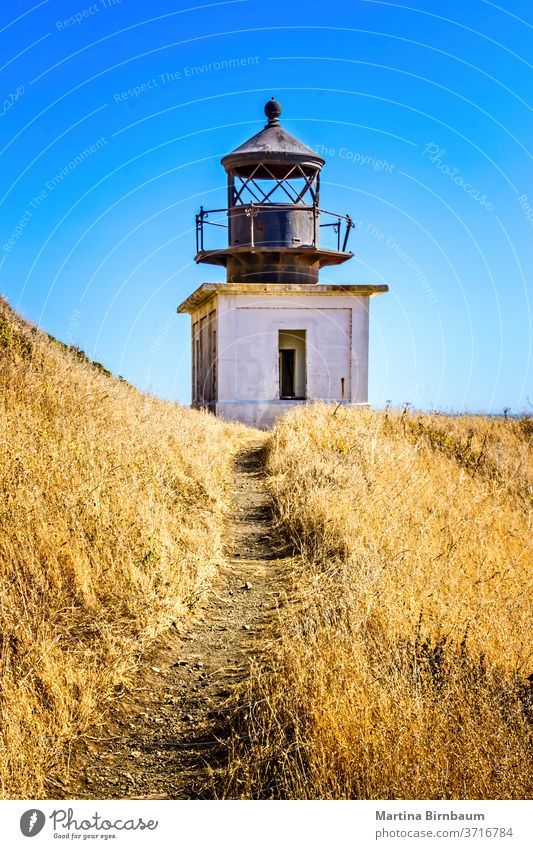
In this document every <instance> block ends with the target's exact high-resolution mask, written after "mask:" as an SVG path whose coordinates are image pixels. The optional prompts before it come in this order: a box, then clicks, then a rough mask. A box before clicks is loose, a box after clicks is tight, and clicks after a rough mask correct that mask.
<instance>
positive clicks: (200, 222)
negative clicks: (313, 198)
mask: <svg viewBox="0 0 533 849" xmlns="http://www.w3.org/2000/svg"><path fill="white" fill-rule="evenodd" d="M239 206H240V207H242V210H243V212H244V214H245V215H246V216H247V217H248V218H249V219H250V231H251V232H250V239H251V241H250V246H251V247H253V245H254V236H253V218H254V217H255V215H256V214H257V212H258V208H257V207H256V206H255V204H253V203H252V204H246V205H245V204H239ZM259 206H261V204H259ZM265 206H267V207H268V209H269V210H275V209H286V208H287V207H286V206H284V205H283V204H275V203H272V204H265ZM232 208H234V207H228V208H225V209H204V208H203V206H201V207H200V212H199V213H198V214H197V215H196V253H201V252H203V251H204V250H205V248H204V224H209V225H210V226H211V227H224V228H225V229H228V224H227V223H226V224H221V223H220V222H219V221H209V216H210V215H214V214H216V213H219V212H225V213H226V214H228V213H229V211H230V209H232ZM312 209H313V219H314V232H313V247H314V248H317V247H318V238H317V236H318V229H319V228H321V227H333V232H334V233H336V234H337V250H338V251H339V252H342V253H344V252H345V251H346V247H347V245H348V239H349V236H350V231H351V230H353V229H354V228H355V224H354V223H353V221H352V219H351V218H350V216H349V215H340V213H337V212H331V211H330V210H327V209H320V208H319V207H318V206H317V205H314V206H313V207H312ZM321 213H322V214H323V215H331V216H333V217H334V218H336V219H337V220H336V221H331V222H326V223H324V224H318V228H317V222H318V221H319V216H320V214H321ZM343 221H344V222H345V230H344V238H343V239H342V247H341V234H342V222H343Z"/></svg>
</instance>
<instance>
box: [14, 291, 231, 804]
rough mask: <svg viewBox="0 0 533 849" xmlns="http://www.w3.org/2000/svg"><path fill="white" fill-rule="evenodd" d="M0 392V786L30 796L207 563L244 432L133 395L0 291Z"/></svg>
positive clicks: (47, 781)
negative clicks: (26, 317)
mask: <svg viewBox="0 0 533 849" xmlns="http://www.w3.org/2000/svg"><path fill="white" fill-rule="evenodd" d="M0 403H1V406H0V634H1V638H0V688H1V718H2V729H1V737H0V741H1V745H0V794H1V795H2V796H3V798H24V797H34V798H35V797H37V798H39V797H43V796H46V792H47V788H50V787H51V786H52V787H53V788H54V791H55V792H56V793H57V792H58V788H59V790H60V788H61V782H62V781H63V778H64V774H65V769H66V767H65V752H66V748H67V744H68V743H69V741H71V740H72V739H74V738H75V737H76V736H77V735H78V734H80V733H82V732H83V731H84V730H85V729H87V728H88V727H89V726H90V725H91V723H93V722H94V721H95V719H96V718H98V716H99V715H100V714H101V713H102V711H103V710H104V709H105V704H106V700H107V699H108V697H109V696H110V694H111V693H113V691H114V688H119V687H120V686H121V684H122V682H124V681H127V678H128V675H129V673H130V672H131V670H132V669H133V667H134V665H135V663H136V661H137V659H138V657H139V656H140V654H141V652H142V651H143V650H144V649H145V648H146V646H147V645H148V643H149V642H150V640H152V639H153V638H154V637H155V636H156V635H157V634H158V633H159V632H161V631H162V630H163V629H164V628H165V627H167V626H168V625H170V623H172V622H173V621H174V620H175V619H176V618H177V617H179V616H180V615H181V614H183V613H184V612H186V611H187V609H188V605H189V603H190V600H191V599H192V598H194V597H195V596H196V595H197V594H198V591H199V589H201V588H202V587H205V586H206V585H207V583H208V582H209V580H210V579H211V578H212V576H213V574H214V572H215V570H216V569H217V565H218V563H219V562H220V558H221V556H222V555H221V533H222V523H223V517H222V507H223V504H224V499H225V493H226V486H227V480H228V474H229V472H230V468H231V457H232V451H233V449H234V447H235V445H236V444H237V442H238V439H239V434H240V433H241V431H242V429H241V428H239V427H237V426H235V427H234V426H224V425H223V424H221V423H220V422H219V421H217V420H216V419H214V418H213V417H212V416H209V415H207V414H203V413H200V412H193V411H190V410H186V409H182V408H179V407H177V406H175V405H172V404H168V403H165V402H163V401H157V400H154V399H152V398H149V397H145V396H143V395H141V394H140V393H139V392H137V391H136V390H134V389H133V388H132V387H130V386H128V385H127V384H126V383H124V382H121V381H119V380H117V379H115V378H113V377H110V376H107V375H106V374H105V373H103V372H102V370H101V369H99V368H97V367H95V366H94V365H91V364H90V363H89V362H87V361H86V358H85V361H84V358H83V357H81V355H80V354H79V352H75V351H74V352H72V351H69V350H66V349H65V346H62V345H60V344H59V343H57V342H55V341H54V340H51V339H50V338H49V337H47V336H46V334H44V333H42V332H41V331H37V330H36V329H34V328H32V327H30V326H29V325H28V324H27V323H26V322H24V321H22V320H21V319H20V318H18V317H17V316H16V315H15V314H14V312H13V311H12V310H11V309H10V308H9V306H8V305H7V304H6V302H5V301H1V300H0Z"/></svg>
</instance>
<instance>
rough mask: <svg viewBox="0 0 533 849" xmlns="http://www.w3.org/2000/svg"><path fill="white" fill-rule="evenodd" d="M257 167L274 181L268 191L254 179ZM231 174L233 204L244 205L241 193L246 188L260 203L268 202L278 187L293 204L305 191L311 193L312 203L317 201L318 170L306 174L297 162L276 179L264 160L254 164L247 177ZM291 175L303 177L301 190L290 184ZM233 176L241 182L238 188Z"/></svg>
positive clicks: (295, 203) (298, 200)
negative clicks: (289, 189) (315, 187)
mask: <svg viewBox="0 0 533 849" xmlns="http://www.w3.org/2000/svg"><path fill="white" fill-rule="evenodd" d="M259 169H261V170H263V171H266V172H267V174H269V176H270V178H271V179H272V180H273V181H274V183H275V185H274V186H273V188H272V189H271V190H270V191H269V192H268V193H267V192H265V191H264V190H263V189H262V188H261V186H260V185H259V184H258V183H257V181H256V179H254V177H255V175H256V174H257V172H258V170H259ZM294 171H296V172H299V173H297V175H293V172H294ZM232 176H233V179H232V181H231V191H232V200H233V205H234V206H245V205H246V204H245V203H243V201H242V195H243V192H244V191H245V189H247V190H248V191H249V192H250V194H251V195H252V197H253V198H254V199H255V200H256V202H257V203H260V204H261V203H268V202H269V200H268V199H269V198H270V197H271V196H272V195H273V194H274V192H275V191H276V190H277V189H278V188H281V189H283V191H284V192H285V194H286V195H287V197H288V198H289V200H290V202H291V203H292V204H294V205H297V204H300V203H301V202H302V200H303V198H304V197H305V195H306V194H307V192H309V194H310V195H311V198H312V200H313V205H316V203H317V202H318V185H319V175H318V172H315V173H313V174H306V173H305V171H304V170H303V168H302V167H301V166H300V165H299V164H298V163H296V164H294V165H292V167H291V168H290V169H289V170H288V171H287V173H286V174H285V175H284V176H283V177H281V179H278V177H275V176H274V174H273V173H272V171H271V170H270V169H269V168H268V166H267V165H266V164H265V163H264V162H259V163H258V164H257V165H256V167H255V168H254V170H253V171H252V173H251V174H250V175H249V176H248V177H241V176H240V175H239V174H234V175H232ZM291 176H292V179H293V180H294V179H295V177H296V176H297V177H298V179H300V178H303V180H304V183H305V185H304V188H303V189H302V191H300V192H298V190H297V189H296V188H295V187H294V186H293V185H292V183H291ZM235 177H237V178H238V179H239V180H240V181H241V183H242V185H241V186H240V187H239V188H238V189H237V187H236V186H235ZM266 179H267V180H268V179H269V178H268V177H267V178H266ZM286 184H288V185H289V186H290V188H291V191H292V194H291V192H289V191H288V189H287V188H286ZM315 184H316V186H317V189H316V191H315V190H314V188H313V187H314V185H315ZM251 186H254V188H255V189H256V190H257V192H258V194H260V195H262V197H261V198H259V197H258V196H257V194H256V193H255V192H254V191H253V190H252V188H251Z"/></svg>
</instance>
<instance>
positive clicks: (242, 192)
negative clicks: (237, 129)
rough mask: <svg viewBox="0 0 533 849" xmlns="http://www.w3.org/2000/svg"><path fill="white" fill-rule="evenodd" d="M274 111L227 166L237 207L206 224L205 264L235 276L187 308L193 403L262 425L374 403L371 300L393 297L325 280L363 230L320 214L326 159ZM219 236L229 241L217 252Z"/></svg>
mask: <svg viewBox="0 0 533 849" xmlns="http://www.w3.org/2000/svg"><path fill="white" fill-rule="evenodd" d="M265 114H266V116H267V119H268V122H267V124H266V126H265V127H264V129H263V130H261V132H260V133H257V135H255V136H253V137H252V138H251V139H249V140H248V141H246V142H244V144H242V145H240V147H238V148H236V149H235V150H234V151H232V153H228V154H227V156H225V157H224V158H223V159H222V165H223V166H224V169H225V171H226V173H227V177H228V195H227V204H228V205H227V207H224V208H222V209H210V210H206V209H204V208H203V207H201V208H200V211H199V213H198V214H197V216H196V242H197V244H196V248H197V253H196V257H195V259H196V262H198V263H200V262H205V263H210V264H213V265H220V266H223V267H224V268H225V269H226V280H225V282H221V283H204V284H202V285H201V286H200V287H199V288H198V289H196V291H195V292H193V293H192V295H190V296H189V297H188V298H187V299H186V300H185V301H183V303H182V304H180V306H179V307H178V312H180V313H189V314H190V316H191V319H192V402H193V406H195V407H204V408H207V409H209V410H211V411H212V412H214V413H216V415H218V416H221V417H222V418H224V419H228V420H237V421H241V422H244V423H245V424H249V425H253V426H255V427H261V428H268V427H270V426H271V425H272V423H273V422H274V421H275V419H276V418H278V417H279V416H280V415H283V414H284V413H285V412H287V410H289V409H290V408H291V407H294V406H295V405H297V404H304V403H309V402H312V401H319V400H320V401H335V402H339V403H344V404H349V405H353V404H366V403H367V400H368V310H369V299H370V297H371V296H372V295H376V294H379V293H381V292H386V291H388V287H387V286H377V285H324V284H320V283H319V282H318V276H319V271H320V269H321V268H322V267H323V266H327V265H339V264H340V263H343V262H346V260H348V259H350V258H351V257H352V256H353V254H352V253H351V252H350V251H347V244H348V239H349V236H350V230H351V229H352V227H353V224H352V221H351V219H350V217H349V216H348V215H338V214H336V213H331V212H325V211H324V210H323V209H321V208H320V172H321V170H322V166H323V165H324V163H325V160H324V159H323V158H322V157H321V156H319V155H318V154H317V153H315V152H314V151H313V150H311V149H310V148H308V147H306V146H305V145H304V144H302V143H301V142H300V141H298V139H296V138H294V136H291V135H290V134H289V133H287V132H286V130H284V129H283V127H282V126H281V125H280V121H279V119H280V115H281V106H280V105H279V103H278V102H277V101H276V100H274V98H272V100H270V101H268V103H267V104H266V106H265ZM220 228H223V229H225V230H226V231H227V240H226V241H227V243H226V244H225V245H224V246H223V247H216V246H213V247H211V240H212V238H213V236H215V237H216V236H217V235H219V234H220V232H221V230H220ZM321 237H322V238H321ZM322 242H324V245H326V244H327V245H328V247H326V246H323V245H322Z"/></svg>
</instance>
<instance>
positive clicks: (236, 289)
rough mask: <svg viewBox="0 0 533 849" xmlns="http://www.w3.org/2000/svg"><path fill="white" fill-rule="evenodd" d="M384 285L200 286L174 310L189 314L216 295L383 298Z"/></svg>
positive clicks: (222, 284) (238, 284)
mask: <svg viewBox="0 0 533 849" xmlns="http://www.w3.org/2000/svg"><path fill="white" fill-rule="evenodd" d="M388 291H389V287H388V286H387V285H386V284H366V283H365V284H348V285H342V284H337V283H336V284H327V283H308V284H306V283H202V285H201V286H199V287H198V288H197V289H196V290H195V291H194V292H193V293H192V294H191V295H189V297H188V298H186V299H185V300H184V301H182V303H181V304H180V305H179V307H178V308H177V312H179V313H192V312H194V311H195V310H197V309H198V307H201V306H202V304H205V303H206V302H207V301H209V300H211V298H214V297H215V296H217V295H262V296H267V297H268V296H272V297H276V296H279V295H282V296H283V297H284V298H285V297H287V296H291V295H292V296H296V297H297V296H300V297H301V296H302V295H351V296H352V297H358V296H366V297H372V296H373V295H383V294H384V293H385V292H388Z"/></svg>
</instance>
